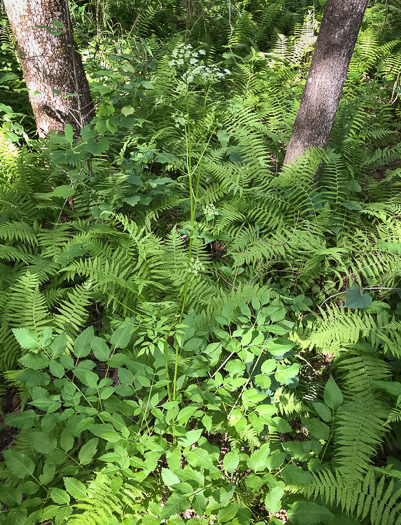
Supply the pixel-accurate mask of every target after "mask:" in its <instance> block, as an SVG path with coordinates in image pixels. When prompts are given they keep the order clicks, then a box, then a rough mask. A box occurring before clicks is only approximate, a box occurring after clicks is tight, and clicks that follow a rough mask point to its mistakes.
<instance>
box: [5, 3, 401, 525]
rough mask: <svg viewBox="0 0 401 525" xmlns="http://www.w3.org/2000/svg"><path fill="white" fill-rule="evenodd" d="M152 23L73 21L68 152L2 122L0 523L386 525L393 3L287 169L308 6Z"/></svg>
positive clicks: (310, 34) (392, 495) (144, 9)
mask: <svg viewBox="0 0 401 525" xmlns="http://www.w3.org/2000/svg"><path fill="white" fill-rule="evenodd" d="M323 3H324V2H321V4H323ZM111 4H113V6H114V8H113V9H111V8H110V10H109V12H108V13H106V14H104V16H103V15H102V12H103V11H102V10H104V9H105V8H106V6H108V5H111ZM167 4H168V5H169V6H170V3H169V2H167V3H163V6H162V8H161V9H160V12H159V11H158V10H156V9H155V8H154V6H153V4H152V3H150V4H146V5H142V4H140V3H138V2H135V5H134V6H133V8H132V9H133V11H132V12H134V11H135V13H136V15H135V16H136V18H135V19H134V20H133V21H132V22H133V24H134V27H133V28H131V29H130V30H129V32H124V33H123V34H120V33H119V32H118V31H117V29H116V27H117V26H116V24H115V19H114V17H116V16H117V14H118V13H119V12H120V11H121V10H122V11H124V10H127V4H126V2H117V3H113V2H111V1H110V2H109V1H107V2H106V1H104V2H98V3H97V7H96V8H94V3H93V2H89V3H88V4H85V6H82V5H81V3H80V2H74V12H75V16H76V23H77V24H78V23H79V24H81V26H80V28H79V31H77V34H78V35H79V38H80V39H82V41H84V40H85V39H87V38H89V39H92V40H91V42H90V45H89V43H88V47H87V49H86V50H85V52H84V53H83V58H84V60H85V62H86V70H87V72H88V75H89V80H90V85H91V90H92V93H93V96H94V98H95V99H96V107H97V113H96V117H95V118H94V119H93V121H92V123H91V124H90V125H88V126H86V127H85V128H84V129H83V130H82V132H81V136H80V137H79V138H75V137H74V136H73V130H72V127H71V126H69V125H67V126H66V127H65V130H64V134H60V135H50V136H49V137H48V138H47V139H46V140H38V141H36V140H33V139H32V135H31V133H30V132H29V129H27V125H26V124H25V123H24V121H23V120H22V121H21V120H20V116H21V114H20V107H19V106H18V108H17V107H16V108H15V109H13V108H12V107H11V106H8V105H5V104H2V105H0V112H1V113H2V115H3V116H4V118H3V124H2V128H1V130H0V239H1V245H0V284H1V289H2V294H1V296H0V309H1V311H0V373H1V374H2V379H3V384H2V385H1V386H0V396H4V399H8V398H10V397H13V398H14V397H16V398H17V399H18V400H19V405H17V406H16V407H14V408H13V410H9V409H7V407H5V406H3V408H4V410H3V412H4V413H1V420H0V423H1V427H0V431H1V433H0V437H2V436H4V435H10V436H12V439H9V440H7V442H6V445H5V447H4V451H3V455H2V456H3V458H4V461H1V462H0V502H1V504H2V508H1V512H0V523H5V524H8V523H10V524H11V523H12V524H23V525H29V524H32V525H34V524H36V523H43V522H44V523H46V522H47V523H49V522H50V523H54V524H56V525H59V524H63V523H71V524H74V523H76V524H78V523H85V524H99V525H107V524H110V525H117V524H127V525H128V524H132V525H158V524H161V523H168V524H179V523H188V524H190V525H202V524H204V523H206V522H208V523H213V524H214V523H215V524H217V523H223V524H224V523H227V524H228V523H229V524H234V525H235V524H238V525H247V524H249V525H262V524H264V523H271V524H272V525H279V524H281V523H283V522H288V523H289V524H295V525H314V524H316V525H318V524H322V525H326V524H327V525H329V524H332V525H335V524H341V525H388V524H391V525H393V524H395V525H397V524H401V499H400V496H401V482H400V479H401V463H400V461H399V458H398V456H399V448H400V445H401V443H400V441H401V432H400V430H401V429H400V421H401V412H400V402H401V380H400V370H401V368H400V357H401V356H400V350H399V348H400V335H399V334H400V315H401V309H400V302H399V296H400V288H399V286H400V285H399V277H400V271H399V268H400V262H401V259H400V257H401V248H400V246H401V230H400V226H399V222H400V221H399V219H400V210H401V197H400V195H401V193H400V189H401V182H400V173H401V172H400V168H399V167H398V166H399V161H400V145H399V138H398V137H399V129H398V128H399V126H398V124H397V119H396V118H395V117H397V116H398V115H399V108H400V106H399V101H398V91H399V87H398V82H399V79H398V76H397V75H398V71H399V65H400V59H399V55H400V52H399V49H400V42H399V41H398V40H393V38H394V37H393V34H392V32H391V31H388V22H387V16H388V17H390V18H391V16H392V15H393V11H392V8H391V2H389V3H388V4H389V5H388V12H387V11H386V12H384V11H383V6H382V5H380V3H375V5H374V6H372V8H370V9H369V10H368V18H367V23H366V25H365V26H363V27H362V30H361V34H360V36H359V39H358V42H357V45H356V50H355V55H354V58H353V60H352V62H351V66H350V72H349V75H348V79H347V82H346V85H345V88H344V97H343V99H342V101H341V103H340V107H339V111H338V115H337V119H336V122H335V125H334V128H333V134H332V138H331V141H330V144H329V147H328V149H327V151H321V150H310V151H308V152H307V153H306V154H305V156H304V157H303V158H302V159H300V160H299V162H298V163H297V164H293V165H290V166H286V167H285V168H282V166H281V163H282V161H283V158H284V151H285V146H286V143H287V142H288V140H289V136H290V132H291V128H292V124H293V121H294V118H295V115H296V112H297V109H298V105H299V101H300V97H301V94H302V90H303V86H304V83H305V79H306V73H307V70H308V66H309V62H310V59H311V52H312V49H313V43H314V41H315V39H316V34H317V31H318V27H319V20H320V15H321V11H322V10H321V7H322V6H315V9H313V10H311V9H310V8H309V7H308V5H307V2H293V1H290V0H282V1H280V2H268V3H267V4H266V5H263V8H262V7H261V5H260V2H258V3H255V2H238V3H237V4H238V5H236V6H234V5H232V6H231V7H230V9H231V10H230V13H227V6H226V4H224V6H223V5H222V4H221V5H220V4H219V3H215V4H214V5H213V6H212V5H211V4H210V3H209V2H206V1H203V0H202V2H199V3H198V4H197V5H196V6H193V10H191V9H190V5H189V4H191V3H188V5H187V9H186V10H184V9H183V8H182V6H178V4H177V3H176V2H175V3H174V6H170V7H171V9H172V10H173V9H174V10H175V11H174V13H176V15H177V16H178V18H174V17H173V19H168V20H167V19H166V20H165V25H164V26H163V27H161V26H160V24H158V21H159V20H160V19H163V16H164V13H165V10H166V5H167ZM171 4H172V3H171ZM176 4H177V5H176ZM256 4H257V5H256ZM191 5H192V4H191ZM230 5H231V4H230ZM85 10H86V11H85ZM132 12H130V13H129V16H127V18H126V19H125V20H126V23H128V21H129V20H130V17H132ZM223 12H224V13H225V14H226V15H228V16H227V17H226V19H225V22H224V24H223V26H222V27H223V30H221V34H217V29H216V27H217V26H216V25H214V24H213V23H212V22H211V23H210V25H209V26H207V29H205V27H206V26H205V25H202V20H206V19H207V20H212V18H213V16H214V15H215V14H216V13H223ZM86 14H87V16H86ZM390 15H391V16H390ZM102 16H103V21H104V24H105V27H104V29H105V32H104V34H103V33H102V34H101V32H100V31H99V27H100V25H99V24H100V23H101V22H100V21H101V19H102ZM198 18H199V20H198ZM177 20H178V22H180V21H181V22H180V23H179V24H178V25H174V24H176V22H177ZM392 20H393V19H392ZM182 23H184V25H185V24H186V29H187V30H186V31H185V32H184V33H182V32H180V31H178V30H177V28H179V27H181V25H182ZM85 24H86V25H85ZM180 24H181V25H180ZM191 24H192V25H191ZM171 27H173V30H171V29H169V28H171ZM136 28H137V29H138V30H136ZM267 28H269V29H267ZM372 28H374V31H372ZM106 30H107V31H106ZM165 33H168V37H166V34H165ZM106 35H109V36H110V40H107V38H106ZM145 36H147V37H148V38H146V39H145V38H144V37H145ZM161 36H163V40H161V39H160V37H161ZM223 40H224V42H225V44H224V45H225V47H222V46H221V45H220V44H221V42H222V41H223ZM81 44H82V42H81ZM5 51H6V53H5V55H6V56H5V59H4V64H6V66H7V68H8V69H7V71H8V70H9V73H11V72H13V75H16V73H14V71H17V72H18V65H17V64H16V62H15V60H14V58H15V57H14V58H13V55H12V46H11V47H10V45H9V44H7V49H6V50H5ZM2 79H3V80H2ZM7 79H8V80H7ZM0 81H1V82H3V83H4V84H5V85H7V86H8V87H9V88H10V89H11V88H12V87H13V86H14V88H15V89H17V88H18V89H20V86H19V83H18V82H17V79H16V78H15V76H12V77H6V78H5V77H3V76H2V77H0ZM7 82H8V84H7ZM14 84H15V85H14ZM7 104H12V102H11V101H9V100H8V99H7ZM24 124H25V126H24ZM28 128H29V126H28ZM316 173H318V179H317V177H316Z"/></svg>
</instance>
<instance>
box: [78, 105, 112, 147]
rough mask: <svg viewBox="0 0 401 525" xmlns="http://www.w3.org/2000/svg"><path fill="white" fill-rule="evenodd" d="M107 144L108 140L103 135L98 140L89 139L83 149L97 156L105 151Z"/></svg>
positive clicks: (108, 143) (108, 144)
mask: <svg viewBox="0 0 401 525" xmlns="http://www.w3.org/2000/svg"><path fill="white" fill-rule="evenodd" d="M102 105H103V104H102ZM109 146H110V142H109V141H108V140H107V139H106V138H104V137H103V138H101V139H100V140H99V142H96V139H89V140H88V141H87V142H86V144H84V146H83V149H84V150H85V151H88V152H89V153H92V155H94V156H98V155H101V154H102V153H104V152H105V151H107V150H108V149H109Z"/></svg>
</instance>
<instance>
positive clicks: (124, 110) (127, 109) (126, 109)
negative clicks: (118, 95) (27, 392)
mask: <svg viewBox="0 0 401 525" xmlns="http://www.w3.org/2000/svg"><path fill="white" fill-rule="evenodd" d="M134 112H135V109H134V108H133V107H132V106H124V107H123V108H121V113H122V114H123V115H124V116H125V117H126V116H127V115H132V114H133V113H134Z"/></svg>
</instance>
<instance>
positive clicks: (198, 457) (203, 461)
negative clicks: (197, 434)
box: [184, 447, 217, 471]
mask: <svg viewBox="0 0 401 525" xmlns="http://www.w3.org/2000/svg"><path fill="white" fill-rule="evenodd" d="M184 455H185V457H186V459H187V461H188V463H189V464H190V465H191V466H192V467H201V468H205V469H208V470H211V471H215V470H216V469H217V467H216V465H215V464H214V462H213V460H214V458H213V456H211V455H210V454H209V453H208V452H207V451H206V450H205V449H203V448H199V447H196V448H194V449H192V450H190V451H189V452H185V453H184Z"/></svg>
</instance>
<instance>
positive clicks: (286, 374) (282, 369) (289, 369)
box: [274, 363, 301, 385]
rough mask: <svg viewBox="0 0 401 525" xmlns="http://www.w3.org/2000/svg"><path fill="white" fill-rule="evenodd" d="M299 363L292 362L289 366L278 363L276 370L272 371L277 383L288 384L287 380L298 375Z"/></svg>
mask: <svg viewBox="0 0 401 525" xmlns="http://www.w3.org/2000/svg"><path fill="white" fill-rule="evenodd" d="M300 368H301V365H299V364H297V363H293V364H292V365H290V366H287V365H278V367H277V371H276V372H275V373H274V377H275V378H276V379H277V381H278V382H279V383H283V384H285V385H286V384H288V383H289V381H290V380H291V379H292V378H293V377H295V376H296V375H298V372H299V369H300Z"/></svg>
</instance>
